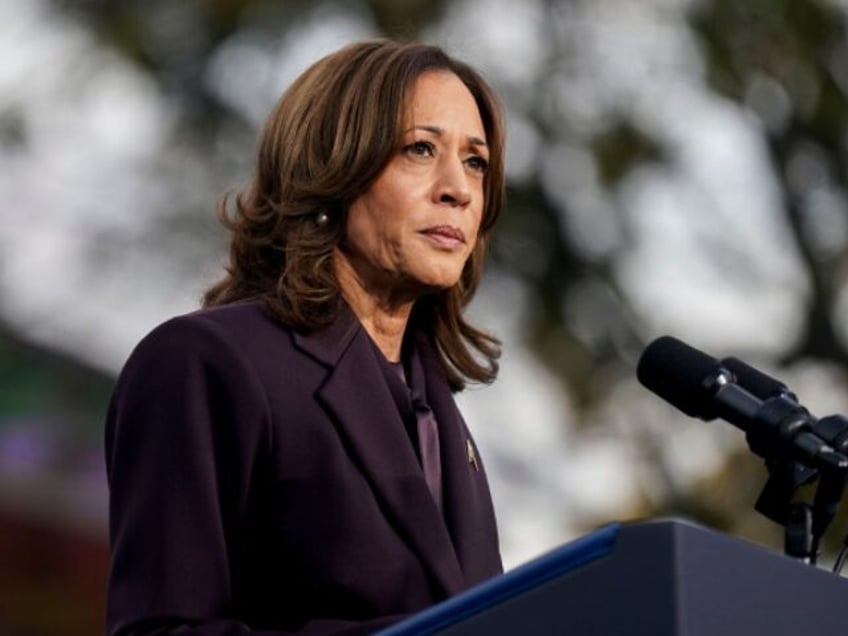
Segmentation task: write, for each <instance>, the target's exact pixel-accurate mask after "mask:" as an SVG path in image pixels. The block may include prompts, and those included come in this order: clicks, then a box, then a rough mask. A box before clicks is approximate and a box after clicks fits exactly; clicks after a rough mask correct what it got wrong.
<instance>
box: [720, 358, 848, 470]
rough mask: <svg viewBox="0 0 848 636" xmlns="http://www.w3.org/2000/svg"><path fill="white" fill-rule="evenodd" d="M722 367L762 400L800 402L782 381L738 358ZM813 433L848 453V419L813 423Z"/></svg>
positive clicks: (832, 418)
mask: <svg viewBox="0 0 848 636" xmlns="http://www.w3.org/2000/svg"><path fill="white" fill-rule="evenodd" d="M721 364H722V366H724V367H725V368H726V369H728V370H729V371H730V372H731V373H733V374H734V375H735V376H736V382H737V384H739V385H740V386H742V387H744V388H745V389H746V390H748V391H750V392H751V393H752V394H753V395H755V396H756V397H758V398H760V399H761V400H767V399H769V398H772V397H778V396H781V395H782V396H785V397H786V398H788V399H790V400H792V401H793V402H796V403H797V402H798V398H797V397H796V395H795V394H794V393H793V392H792V391H791V390H790V389H789V388H788V387H787V386H786V385H785V384H783V383H782V382H781V381H780V380H776V379H775V378H773V377H771V376H769V375H766V374H765V373H763V372H762V371H759V370H757V369H755V368H754V367H752V366H751V365H749V364H746V363H745V362H743V361H742V360H739V359H738V358H724V359H723V360H722V361H721ZM812 430H813V432H814V433H815V434H816V435H818V436H819V437H820V438H822V439H823V440H824V441H825V442H827V443H828V444H830V445H831V446H833V448H834V450H836V451H837V452H840V453H843V454H844V453H847V452H848V419H846V418H845V417H843V416H842V415H829V416H827V417H823V418H821V419H819V420H816V421H815V422H813V423H812Z"/></svg>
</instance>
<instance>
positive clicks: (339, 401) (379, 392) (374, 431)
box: [295, 312, 465, 595]
mask: <svg viewBox="0 0 848 636" xmlns="http://www.w3.org/2000/svg"><path fill="white" fill-rule="evenodd" d="M295 342H296V343H297V345H298V346H299V347H300V348H301V349H302V350H304V351H305V352H307V353H309V354H310V355H312V356H313V357H315V358H316V359H318V360H319V361H321V362H323V363H324V364H325V365H327V366H329V367H330V372H329V374H328V376H327V379H326V381H325V383H324V384H323V385H322V386H321V387H320V388H319V390H318V393H317V397H318V400H319V402H320V403H321V405H322V406H323V407H324V408H325V409H326V410H327V411H328V413H329V414H330V416H331V419H332V421H333V422H334V423H335V424H336V425H337V427H338V429H339V433H340V435H341V436H342V438H343V439H344V440H345V441H346V443H347V446H348V447H349V448H350V449H351V453H352V455H353V458H354V460H355V461H356V462H357V463H358V465H359V467H360V469H361V470H362V473H363V474H364V475H365V477H366V478H367V479H368V482H369V483H370V485H371V487H372V489H373V490H374V493H375V495H376V496H377V497H378V499H379V500H380V501H381V503H382V504H383V507H384V510H385V511H386V517H387V518H388V520H389V521H390V523H392V524H393V525H394V526H395V528H397V530H398V533H399V534H400V536H402V537H404V539H405V540H406V541H407V543H408V544H409V545H410V547H412V549H413V550H414V551H415V552H416V553H417V554H418V556H419V559H420V560H421V562H422V564H424V566H425V567H426V568H427V569H429V570H430V572H431V574H432V575H433V577H434V579H435V580H436V581H438V583H439V584H440V585H441V587H442V588H443V590H444V593H445V594H446V595H452V594H455V593H457V592H459V591H460V590H462V589H463V588H464V587H465V582H464V578H463V575H462V571H461V569H460V566H459V562H458V561H457V556H456V552H455V550H454V548H453V545H452V544H451V539H450V535H449V534H448V531H447V527H446V526H445V523H444V521H443V519H442V516H441V514H440V513H439V511H438V509H437V507H436V504H435V502H434V501H433V498H432V496H431V495H430V491H429V490H428V488H427V483H426V482H425V480H424V475H423V473H422V471H421V467H420V464H419V463H418V459H417V458H416V456H415V452H414V450H413V448H412V445H411V444H410V442H409V438H408V437H407V434H406V431H405V430H404V427H403V423H402V421H401V419H400V416H399V415H398V414H397V408H396V406H395V403H394V401H393V399H392V396H391V394H390V392H389V389H388V386H387V385H386V383H385V382H384V381H383V371H382V369H381V368H380V366H379V363H378V361H377V358H376V357H375V353H374V351H373V345H372V344H371V341H370V339H369V337H368V334H367V333H366V332H365V330H364V329H362V328H361V327H360V325H359V322H358V321H357V320H356V318H355V317H354V316H353V315H352V314H351V313H350V312H346V316H345V317H344V318H343V319H342V320H340V321H338V322H337V323H336V324H335V325H333V326H332V327H331V328H329V329H327V330H324V331H321V332H316V333H312V334H309V335H296V336H295Z"/></svg>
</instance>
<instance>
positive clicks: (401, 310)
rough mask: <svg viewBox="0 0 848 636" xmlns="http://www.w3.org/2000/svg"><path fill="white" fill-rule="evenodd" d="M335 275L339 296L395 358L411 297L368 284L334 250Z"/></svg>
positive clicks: (389, 356)
mask: <svg viewBox="0 0 848 636" xmlns="http://www.w3.org/2000/svg"><path fill="white" fill-rule="evenodd" d="M335 263H336V276H337V277H338V281H339V286H340V288H341V290H342V296H343V297H344V299H345V301H346V302H347V304H348V305H349V306H350V308H351V310H352V311H353V313H354V315H355V316H356V317H357V318H358V319H359V322H360V323H361V324H362V326H363V327H364V328H365V331H366V332H367V333H368V335H369V336H371V339H372V340H373V341H374V343H375V344H376V345H377V348H379V349H380V351H381V352H382V353H383V355H384V356H385V357H386V360H388V361H389V362H399V361H400V356H401V347H402V345H403V336H404V333H405V332H406V325H407V324H408V323H409V316H410V315H411V313H412V307H413V306H414V304H415V299H414V298H411V297H410V296H409V295H407V294H399V293H397V292H396V291H394V290H392V289H386V290H382V289H380V288H379V287H377V286H375V285H369V284H367V283H366V282H365V281H363V280H362V278H361V277H360V276H359V275H358V274H357V272H356V270H355V269H354V268H353V266H352V265H351V263H350V261H349V260H348V259H347V258H346V257H344V256H342V255H339V254H338V253H337V254H336V259H335Z"/></svg>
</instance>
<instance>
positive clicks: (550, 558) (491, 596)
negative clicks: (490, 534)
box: [377, 523, 621, 636]
mask: <svg viewBox="0 0 848 636" xmlns="http://www.w3.org/2000/svg"><path fill="white" fill-rule="evenodd" d="M620 528H621V524H619V523H614V524H610V525H608V526H604V527H603V528H601V529H599V530H596V531H595V532H592V533H590V534H587V535H585V536H583V537H580V538H579V539H576V540H574V541H572V542H571V543H567V544H566V545H563V546H561V547H559V548H556V549H554V550H552V551H551V552H548V553H546V554H544V555H542V556H540V557H538V558H536V559H534V560H532V561H530V562H528V563H525V564H524V565H521V566H519V567H517V568H515V569H514V570H510V571H509V572H507V573H505V574H503V575H501V576H498V577H495V578H493V579H490V580H489V581H486V582H484V583H481V584H480V585H477V586H475V587H472V588H471V589H469V590H466V591H465V592H463V593H461V594H458V595H456V596H454V597H452V598H449V599H447V600H445V601H442V602H441V603H438V604H437V605H434V606H433V607H430V608H428V609H426V610H424V611H422V612H420V613H418V614H415V615H414V616H411V617H410V618H408V619H406V620H403V621H401V622H400V623H396V624H395V625H392V626H391V627H388V628H386V629H384V630H382V631H380V632H377V636H411V635H413V634H415V635H416V636H418V635H424V634H435V633H438V632H439V631H440V630H443V629H445V628H447V627H449V626H450V625H453V624H454V623H458V622H460V621H462V620H464V619H466V618H468V617H470V616H473V615H474V614H477V613H479V612H480V611H482V610H484V609H486V608H487V607H491V606H494V605H497V604H499V603H502V602H503V601H505V600H507V599H509V598H511V597H514V596H518V595H519V594H522V593H524V592H526V591H527V590H529V589H531V588H534V587H536V586H538V585H541V584H542V583H544V582H546V581H549V580H551V579H554V578H556V577H558V576H560V575H562V574H564V573H566V572H569V571H571V570H574V569H576V568H579V567H581V566H583V565H585V564H587V563H589V562H591V561H594V560H595V559H598V558H600V557H603V556H605V555H607V554H609V553H610V552H611V551H612V549H613V544H614V542H615V537H616V535H617V534H618V531H619V529H620Z"/></svg>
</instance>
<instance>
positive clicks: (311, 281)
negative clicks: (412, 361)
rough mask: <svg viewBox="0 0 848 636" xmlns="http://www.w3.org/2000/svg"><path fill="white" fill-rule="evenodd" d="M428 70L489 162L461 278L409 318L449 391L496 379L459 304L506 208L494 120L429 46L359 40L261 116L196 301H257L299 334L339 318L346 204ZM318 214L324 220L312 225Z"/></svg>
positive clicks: (480, 95) (379, 163)
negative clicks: (215, 259) (220, 259)
mask: <svg viewBox="0 0 848 636" xmlns="http://www.w3.org/2000/svg"><path fill="white" fill-rule="evenodd" d="M432 70H444V71H447V72H451V73H454V74H455V75H456V76H457V77H459V79H460V80H461V81H462V82H463V83H464V84H465V85H466V86H467V87H468V89H469V91H470V92H471V94H472V95H473V97H474V100H475V101H476V103H477V107H478V109H479V111H480V117H481V119H482V122H483V127H484V129H485V133H486V141H487V144H488V146H489V168H488V170H487V173H486V176H485V181H484V208H483V217H482V221H481V224H480V231H479V234H478V239H477V244H476V245H475V247H474V250H473V251H472V253H471V256H470V257H469V259H468V261H467V262H466V264H465V268H464V269H463V272H462V275H461V277H460V280H459V282H458V283H457V284H456V285H454V286H453V287H451V288H449V289H446V290H443V291H440V292H437V293H435V294H433V295H430V296H426V297H424V298H421V299H419V300H418V301H417V302H416V304H415V307H414V309H413V314H412V320H413V321H414V322H415V324H416V326H417V327H418V328H421V329H424V330H425V331H426V332H427V333H429V335H430V336H431V337H432V338H433V339H434V340H435V342H436V343H437V346H438V350H439V354H440V357H441V361H442V366H443V368H444V370H445V372H446V374H447V377H448V381H449V382H450V384H451V387H452V388H453V389H454V390H460V389H462V388H463V387H464V386H465V382H466V381H467V380H474V381H478V382H491V381H492V380H494V378H495V375H496V374H497V370H498V365H497V358H498V356H499V355H500V342H499V341H498V340H497V339H496V338H494V337H493V336H491V335H490V334H487V333H485V332H483V331H481V330H479V329H477V328H476V327H474V326H472V325H470V324H469V323H468V322H466V321H465V319H464V317H463V315H462V310H463V309H464V307H465V306H466V305H467V304H468V302H469V301H470V300H471V298H472V296H473V295H474V292H475V290H476V288H477V285H478V283H479V282H480V277H481V275H482V269H483V262H484V259H485V253H486V248H487V245H488V242H489V239H490V236H491V231H492V227H493V226H494V223H495V221H496V219H497V218H498V216H499V215H500V213H501V209H502V207H503V200H504V167H503V155H504V129H503V122H502V116H501V111H500V106H499V104H498V101H497V98H496V97H495V95H494V93H493V91H492V90H491V88H490V87H489V86H488V84H487V83H486V81H485V80H484V79H483V78H482V77H481V76H480V75H479V74H478V73H477V72H476V71H475V70H474V69H472V68H471V67H470V66H468V65H467V64H464V63H463V62H460V61H458V60H455V59H453V58H452V57H450V56H448V55H447V54H446V53H445V52H444V51H443V50H441V49H440V48H438V47H434V46H428V45H424V44H417V43H400V42H395V41H391V40H373V41H367V42H360V43H356V44H352V45H349V46H347V47H345V48H343V49H341V50H339V51H337V52H335V53H332V54H330V55H328V56H326V57H324V58H322V59H321V60H319V61H318V62H316V63H315V64H313V65H312V66H311V67H309V68H308V69H307V70H306V71H305V72H304V73H303V74H302V75H300V76H299V77H298V78H297V79H296V80H295V81H294V83H293V84H292V85H291V86H290V87H289V89H288V90H287V91H286V92H285V93H284V94H283V96H282V97H281V98H280V100H279V102H278V103H277V105H276V107H275V109H274V111H273V112H272V113H271V115H270V117H269V118H268V121H267V123H266V125H265V128H264V130H263V132H262V134H261V136H260V141H259V148H258V156H257V162H256V171H255V173H254V175H253V177H252V179H251V181H250V183H249V184H248V185H247V187H246V188H245V189H244V190H243V191H241V192H240V193H238V194H237V195H236V197H235V206H234V207H235V209H234V210H233V214H232V215H230V214H229V212H228V207H229V206H228V202H229V199H230V197H229V196H225V197H223V198H222V200H221V202H220V204H219V207H218V214H219V217H220V218H221V221H222V222H223V223H224V225H225V226H226V227H227V228H228V229H229V230H231V231H232V242H231V244H230V262H229V265H228V266H227V268H226V269H227V274H226V276H225V277H224V278H223V279H222V280H221V281H219V282H218V283H216V284H215V285H213V286H212V287H211V288H210V289H209V290H207V292H206V293H205V295H204V305H206V306H210V305H221V304H226V303H230V302H235V301H239V300H245V299H261V300H262V301H263V302H264V305H265V307H266V308H267V309H268V310H269V311H270V312H271V313H272V314H273V315H274V316H276V317H277V318H278V319H279V320H281V321H282V322H284V323H285V324H287V325H290V326H292V327H294V328H297V329H303V330H314V329H319V328H321V327H325V326H327V325H329V324H330V323H332V322H333V321H334V320H335V319H336V318H337V316H338V312H339V310H340V308H341V302H342V300H341V298H342V296H341V293H340V289H339V283H338V281H337V279H336V274H335V270H334V266H333V257H332V255H333V250H334V248H335V246H336V245H338V244H339V242H340V241H341V239H342V237H343V231H344V227H345V222H344V221H345V216H346V214H347V209H348V207H349V205H350V204H351V203H352V202H353V201H354V200H355V199H356V198H357V197H358V196H359V195H361V194H362V193H364V192H365V191H366V190H367V189H368V187H369V186H370V185H371V184H372V183H373V181H374V180H375V179H376V178H377V176H378V175H379V174H380V172H381V171H382V170H383V168H384V167H385V166H386V164H388V162H389V160H390V159H391V158H392V157H393V156H394V154H395V153H396V152H397V151H398V149H399V145H400V143H401V131H402V129H403V127H404V124H405V118H406V116H407V112H406V111H407V105H406V101H407V97H408V94H409V92H410V88H411V87H412V85H413V83H414V82H415V81H416V80H417V79H418V77H419V76H420V75H421V74H423V73H424V72H425V71H432ZM387 114H388V115H389V116H387ZM321 213H323V214H325V215H327V217H328V219H329V222H328V223H319V222H317V219H318V217H319V214H321ZM475 350H476V353H475ZM480 358H482V360H481V359H480Z"/></svg>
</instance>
